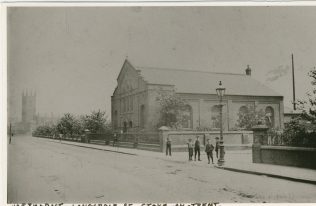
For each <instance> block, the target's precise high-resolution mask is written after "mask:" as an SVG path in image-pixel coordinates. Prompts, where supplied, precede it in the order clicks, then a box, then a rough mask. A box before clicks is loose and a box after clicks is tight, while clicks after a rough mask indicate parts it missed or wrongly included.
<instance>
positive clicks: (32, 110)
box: [22, 91, 36, 123]
mask: <svg viewBox="0 0 316 206" xmlns="http://www.w3.org/2000/svg"><path fill="white" fill-rule="evenodd" d="M35 117H36V93H35V92H34V93H32V92H31V93H30V94H28V92H27V91H26V92H23V93H22V122H23V123H32V122H33V121H34V120H35Z"/></svg>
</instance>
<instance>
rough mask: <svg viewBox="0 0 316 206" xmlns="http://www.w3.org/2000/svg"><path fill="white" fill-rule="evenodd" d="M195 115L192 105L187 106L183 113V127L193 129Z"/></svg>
mask: <svg viewBox="0 0 316 206" xmlns="http://www.w3.org/2000/svg"><path fill="white" fill-rule="evenodd" d="M192 119H193V115H192V107H191V106H190V105H185V106H184V109H183V111H182V127H183V128H191V129H192V128H193V124H192V123H193V120H192Z"/></svg>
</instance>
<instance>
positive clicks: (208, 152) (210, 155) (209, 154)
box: [205, 139, 214, 164]
mask: <svg viewBox="0 0 316 206" xmlns="http://www.w3.org/2000/svg"><path fill="white" fill-rule="evenodd" d="M213 150H214V146H213V145H212V144H210V140H209V139H208V140H207V144H206V145H205V152H206V156H207V160H208V164H210V158H211V159H212V164H214V162H213Z"/></svg>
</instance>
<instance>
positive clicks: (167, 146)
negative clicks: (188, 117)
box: [166, 137, 171, 156]
mask: <svg viewBox="0 0 316 206" xmlns="http://www.w3.org/2000/svg"><path fill="white" fill-rule="evenodd" d="M168 154H169V155H170V156H171V141H170V139H169V137H167V142H166V155H167V156H168Z"/></svg>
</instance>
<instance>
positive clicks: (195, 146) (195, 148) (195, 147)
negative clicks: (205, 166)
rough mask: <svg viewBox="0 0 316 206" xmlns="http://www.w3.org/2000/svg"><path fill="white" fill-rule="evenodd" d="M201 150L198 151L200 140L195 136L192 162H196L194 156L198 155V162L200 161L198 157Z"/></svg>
mask: <svg viewBox="0 0 316 206" xmlns="http://www.w3.org/2000/svg"><path fill="white" fill-rule="evenodd" d="M200 152H201V150H200V140H199V136H196V140H195V144H194V161H196V155H198V160H199V161H201V159H200V155H201V153H200Z"/></svg>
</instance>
